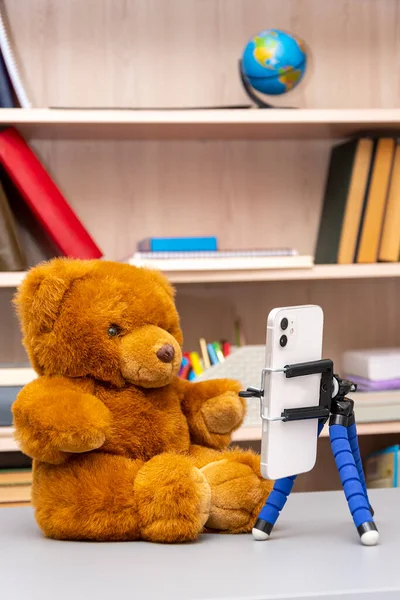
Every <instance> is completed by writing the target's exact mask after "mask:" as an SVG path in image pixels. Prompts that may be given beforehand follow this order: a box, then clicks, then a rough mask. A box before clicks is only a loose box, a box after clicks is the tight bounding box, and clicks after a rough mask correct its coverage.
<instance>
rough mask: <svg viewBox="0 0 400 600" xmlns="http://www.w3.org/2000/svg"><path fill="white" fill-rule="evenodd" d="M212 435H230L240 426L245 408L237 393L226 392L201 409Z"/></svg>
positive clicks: (207, 402)
mask: <svg viewBox="0 0 400 600" xmlns="http://www.w3.org/2000/svg"><path fill="white" fill-rule="evenodd" d="M201 412H202V415H203V419H204V421H205V423H206V425H207V428H208V430H209V432H210V433H219V434H226V433H230V432H231V431H233V429H235V427H237V426H238V425H240V423H241V422H242V420H243V417H244V414H245V408H244V406H243V403H242V401H241V400H240V398H239V397H238V395H237V393H236V392H233V391H226V392H223V393H222V394H220V395H219V396H215V398H210V399H209V400H207V401H206V402H204V404H203V406H202V409H201Z"/></svg>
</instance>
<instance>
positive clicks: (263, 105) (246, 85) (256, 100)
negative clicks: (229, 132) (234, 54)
mask: <svg viewBox="0 0 400 600" xmlns="http://www.w3.org/2000/svg"><path fill="white" fill-rule="evenodd" d="M239 74H240V79H241V80H242V84H243V87H244V89H245V91H246V93H247V95H248V97H249V98H250V100H251V101H252V102H254V104H255V105H256V106H257V107H258V108H295V107H294V106H273V105H272V104H269V103H268V102H265V100H263V99H262V98H260V97H259V96H257V94H256V93H255V92H254V90H253V87H252V85H251V84H250V81H249V79H248V77H247V75H246V73H245V72H244V69H243V63H242V60H241V59H240V60H239Z"/></svg>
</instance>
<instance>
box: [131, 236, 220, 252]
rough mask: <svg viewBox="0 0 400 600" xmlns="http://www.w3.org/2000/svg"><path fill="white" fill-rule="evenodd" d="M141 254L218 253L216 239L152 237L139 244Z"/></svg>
mask: <svg viewBox="0 0 400 600" xmlns="http://www.w3.org/2000/svg"><path fill="white" fill-rule="evenodd" d="M137 249H138V251H139V252H199V251H207V250H208V251H210V250H211V251H216V250H218V243H217V238H216V237H175V238H174V237H170V238H167V237H152V238H146V239H144V240H141V241H140V242H139V243H138V246H137Z"/></svg>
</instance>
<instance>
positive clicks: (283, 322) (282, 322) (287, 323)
mask: <svg viewBox="0 0 400 600" xmlns="http://www.w3.org/2000/svg"><path fill="white" fill-rule="evenodd" d="M288 325H289V321H288V320H287V318H286V317H285V318H284V319H282V321H281V329H282V330H283V331H285V329H287V327H288Z"/></svg>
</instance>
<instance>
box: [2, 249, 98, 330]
mask: <svg viewBox="0 0 400 600" xmlns="http://www.w3.org/2000/svg"><path fill="white" fill-rule="evenodd" d="M92 262H94V261H84V260H72V259H68V258H55V259H53V260H51V261H49V262H47V263H42V264H40V265H38V266H37V267H34V268H33V269H31V270H30V271H29V272H28V274H27V275H26V277H25V279H24V280H23V282H22V283H21V285H20V286H19V288H18V291H17V293H16V295H15V297H14V304H15V306H16V307H17V313H18V316H19V319H20V321H21V325H22V329H23V331H24V334H25V335H28V336H29V335H34V334H40V333H47V332H50V331H51V330H52V328H53V325H54V322H55V320H56V318H57V315H58V314H59V311H60V308H61V304H62V301H63V299H64V298H65V295H66V293H67V292H68V290H69V289H70V287H71V285H72V284H73V282H74V281H76V280H77V279H81V278H82V277H84V276H85V275H87V274H88V273H89V272H90V270H91V269H92Z"/></svg>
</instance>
